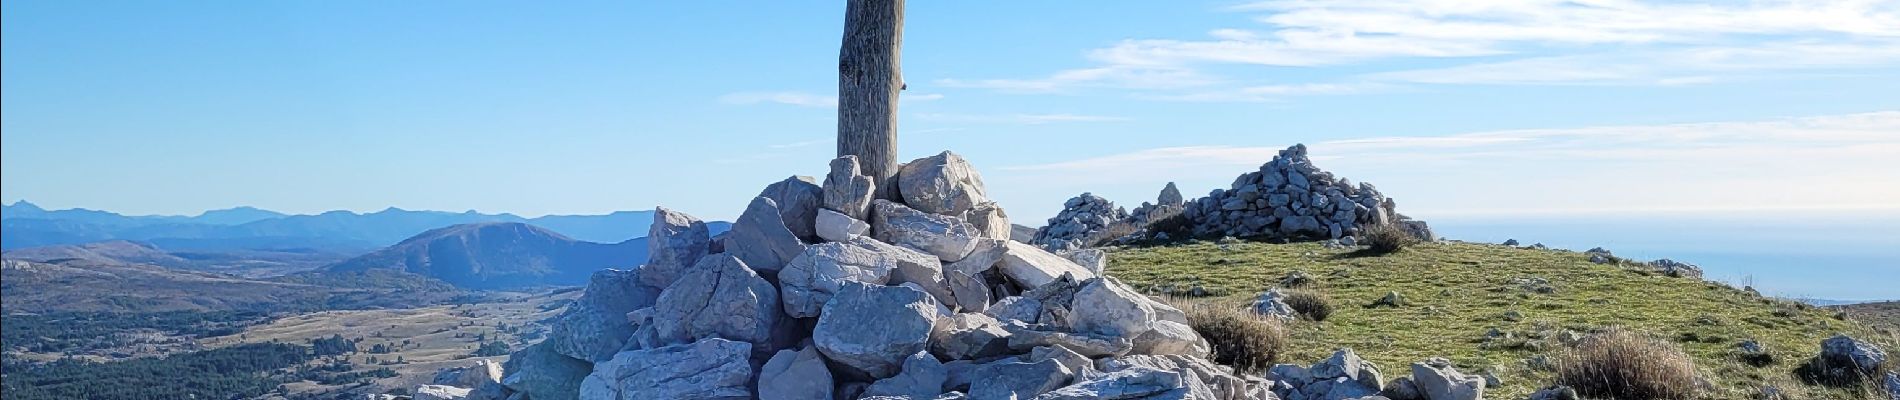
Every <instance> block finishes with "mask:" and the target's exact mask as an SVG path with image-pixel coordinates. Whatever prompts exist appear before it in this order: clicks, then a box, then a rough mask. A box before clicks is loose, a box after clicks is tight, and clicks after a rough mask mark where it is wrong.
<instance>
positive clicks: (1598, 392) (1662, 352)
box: [1557, 328, 1698, 400]
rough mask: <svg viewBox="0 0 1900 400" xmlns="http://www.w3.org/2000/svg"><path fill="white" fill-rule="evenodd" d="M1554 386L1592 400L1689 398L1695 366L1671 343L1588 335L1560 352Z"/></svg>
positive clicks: (1614, 333)
mask: <svg viewBox="0 0 1900 400" xmlns="http://www.w3.org/2000/svg"><path fill="white" fill-rule="evenodd" d="M1557 381H1558V382H1561V383H1563V384H1564V385H1569V386H1570V387H1572V388H1575V389H1577V392H1578V393H1581V394H1583V395H1585V396H1589V397H1591V398H1605V399H1616V400H1648V399H1672V400H1682V399H1690V398H1694V397H1695V395H1696V388H1697V386H1698V385H1697V382H1696V369H1695V363H1694V361H1692V360H1690V359H1689V356H1688V355H1686V354H1683V353H1682V349H1681V348H1679V347H1677V346H1676V345H1675V344H1674V343H1669V342H1665V341H1661V340H1657V339H1654V338H1650V337H1646V336H1643V335H1642V334H1641V333H1637V332H1631V331H1628V330H1624V329H1620V328H1610V329H1609V330H1606V331H1604V332H1601V333H1597V334H1593V335H1590V336H1589V337H1586V338H1584V339H1583V340H1582V341H1580V342H1578V343H1577V345H1576V346H1575V347H1573V348H1571V349H1570V350H1568V351H1566V352H1565V353H1564V356H1563V359H1562V361H1559V362H1558V363H1557Z"/></svg>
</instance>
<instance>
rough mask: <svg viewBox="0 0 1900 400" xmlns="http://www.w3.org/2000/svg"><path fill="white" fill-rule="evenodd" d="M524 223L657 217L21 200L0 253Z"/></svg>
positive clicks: (276, 245) (627, 225)
mask: <svg viewBox="0 0 1900 400" xmlns="http://www.w3.org/2000/svg"><path fill="white" fill-rule="evenodd" d="M484 222H521V223H528V224H533V225H535V226H539V227H542V228H547V229H549V230H553V231H555V232H559V233H561V234H562V235H565V236H567V237H570V238H574V239H578V240H584V241H590V242H602V243H618V242H621V241H625V240H627V239H632V238H635V237H640V236H644V235H645V234H646V231H647V228H648V226H649V225H650V224H652V222H653V212H652V211H618V212H614V213H611V214H606V215H550V216H544V217H539V218H523V217H521V216H517V215H513V214H483V213H477V212H474V211H468V212H461V213H454V212H444V211H410V210H403V209H398V208H393V207H392V208H389V209H385V210H382V211H378V212H373V213H367V214H358V213H355V212H350V211H330V212H325V213H322V214H316V215H286V214H283V213H278V212H274V211H269V210H262V209H257V208H253V207H237V208H230V209H223V210H212V211H206V212H204V213H202V214H199V215H196V216H189V217H187V216H127V215H121V214H118V213H113V212H109V211H100V210H88V209H67V210H50V211H49V210H46V209H44V208H41V207H39V206H37V205H34V204H33V203H29V202H26V201H19V202H16V203H13V204H10V205H5V206H0V249H18V248H25V247H36V246H49V245H61V244H80V243H90V242H98V241H105V240H115V239H119V240H136V241H141V242H146V243H151V244H153V245H155V246H157V247H159V248H164V249H167V250H232V249H250V250H258V249H268V250H284V249H325V250H352V251H368V250H370V249H375V248H379V247H383V246H388V245H390V244H394V243H396V242H398V241H401V240H403V239H404V238H408V237H410V236H413V235H416V234H419V233H422V232H424V231H428V230H431V229H436V228H441V227H445V226H450V225H458V224H470V223H484Z"/></svg>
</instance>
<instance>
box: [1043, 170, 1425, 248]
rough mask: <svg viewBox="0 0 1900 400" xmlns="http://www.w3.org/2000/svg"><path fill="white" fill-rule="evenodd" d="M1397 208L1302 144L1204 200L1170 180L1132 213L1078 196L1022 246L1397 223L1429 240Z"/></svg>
mask: <svg viewBox="0 0 1900 400" xmlns="http://www.w3.org/2000/svg"><path fill="white" fill-rule="evenodd" d="M1397 207H1398V206H1397V204H1396V203H1395V202H1393V200H1392V199H1391V198H1389V197H1386V196H1385V195H1384V194H1381V193H1379V190H1378V189H1377V188H1374V187H1373V186H1372V185H1371V184H1369V183H1363V182H1362V183H1359V184H1357V185H1354V184H1353V183H1352V181H1350V180H1347V179H1345V178H1335V177H1334V176H1333V174H1332V173H1331V172H1326V171H1323V170H1320V169H1319V167H1316V166H1314V165H1313V162H1312V160H1311V159H1308V158H1307V156H1306V146H1305V145H1297V144H1296V145H1293V147H1289V148H1287V149H1286V150H1282V151H1280V154H1279V155H1277V156H1275V157H1274V158H1273V160H1271V161H1268V162H1267V163H1266V164H1263V165H1261V166H1260V170H1259V171H1254V172H1249V173H1246V174H1243V175H1241V176H1239V177H1237V178H1234V183H1233V185H1232V186H1231V187H1229V188H1228V189H1226V190H1221V189H1215V190H1214V191H1213V192H1211V193H1209V194H1208V195H1207V197H1202V198H1199V199H1194V200H1192V201H1184V200H1183V199H1182V198H1181V191H1180V190H1179V189H1177V188H1175V186H1174V183H1173V182H1169V183H1168V185H1167V187H1164V188H1162V189H1161V194H1160V195H1158V196H1156V198H1155V202H1154V203H1146V202H1144V203H1142V204H1141V206H1140V207H1137V208H1135V209H1134V210H1133V211H1128V210H1124V209H1122V208H1120V207H1117V206H1115V203H1114V202H1111V201H1109V200H1108V199H1105V198H1102V197H1099V196H1096V195H1094V194H1091V193H1083V194H1082V195H1080V196H1076V197H1074V198H1071V199H1069V201H1067V202H1065V203H1063V208H1062V211H1061V212H1059V213H1057V214H1056V216H1055V217H1054V218H1050V219H1049V224H1048V225H1045V226H1043V227H1042V228H1039V229H1037V230H1036V235H1035V237H1034V238H1033V239H1031V240H1030V243H1031V244H1035V245H1037V246H1041V247H1042V248H1044V249H1048V250H1050V251H1071V250H1076V249H1082V248H1088V247H1094V246H1100V245H1104V244H1125V243H1132V242H1139V241H1148V240H1164V241H1165V240H1169V239H1173V237H1170V235H1187V236H1193V237H1201V238H1216V237H1222V236H1230V237H1240V238H1252V239H1261V240H1305V239H1346V238H1350V237H1353V236H1355V235H1358V234H1359V231H1360V229H1361V227H1364V226H1372V225H1383V224H1398V225H1399V226H1401V227H1402V228H1404V229H1405V230H1406V231H1407V232H1410V233H1412V234H1413V235H1414V236H1418V237H1419V238H1421V239H1424V240H1432V239H1434V238H1435V237H1434V236H1433V235H1432V232H1431V228H1430V227H1428V226H1427V225H1426V224H1425V221H1416V220H1412V219H1410V218H1408V217H1406V216H1404V215H1402V214H1399V213H1398V212H1397V211H1396V209H1397ZM1177 217H1185V221H1181V222H1179V223H1176V224H1175V225H1177V226H1167V227H1165V228H1164V227H1160V226H1157V224H1160V223H1161V222H1162V221H1164V220H1167V219H1170V218H1177ZM1170 231H1172V232H1173V233H1170ZM1348 240H1350V239H1348Z"/></svg>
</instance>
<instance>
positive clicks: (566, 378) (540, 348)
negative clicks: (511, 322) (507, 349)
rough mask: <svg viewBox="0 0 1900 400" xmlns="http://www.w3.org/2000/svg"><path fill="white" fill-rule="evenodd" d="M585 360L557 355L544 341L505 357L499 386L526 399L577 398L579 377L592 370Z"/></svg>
mask: <svg viewBox="0 0 1900 400" xmlns="http://www.w3.org/2000/svg"><path fill="white" fill-rule="evenodd" d="M593 368H594V366H593V364H591V363H588V362H587V361H585V360H579V359H575V358H572V357H568V356H564V355H561V353H559V352H556V351H554V348H553V346H551V345H550V344H549V343H548V342H547V341H542V342H541V343H537V344H535V345H533V346H528V347H527V348H524V349H521V351H517V352H515V353H514V354H511V355H509V356H508V362H506V363H503V365H502V369H503V370H505V371H507V372H508V375H507V376H504V377H502V378H501V385H502V386H503V387H506V388H508V390H511V391H514V393H515V394H516V395H518V396H523V397H525V398H529V399H573V398H579V396H580V386H581V379H582V378H585V377H586V376H587V375H588V373H590V372H592V371H593Z"/></svg>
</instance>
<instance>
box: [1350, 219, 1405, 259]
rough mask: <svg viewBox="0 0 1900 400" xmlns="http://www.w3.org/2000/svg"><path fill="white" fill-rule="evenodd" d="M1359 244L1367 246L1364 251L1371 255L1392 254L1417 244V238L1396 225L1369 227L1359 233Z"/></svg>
mask: <svg viewBox="0 0 1900 400" xmlns="http://www.w3.org/2000/svg"><path fill="white" fill-rule="evenodd" d="M1359 243H1360V244H1364V245H1366V246H1368V247H1367V248H1366V251H1368V252H1370V253H1372V254H1392V253H1395V252H1398V251H1399V250H1403V249H1405V247H1406V246H1411V245H1413V244H1416V243H1418V237H1416V236H1412V234H1411V233H1410V232H1406V231H1405V229H1402V228H1399V225H1398V224H1384V225H1371V226H1367V227H1365V228H1364V229H1363V230H1361V231H1360V232H1359Z"/></svg>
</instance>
